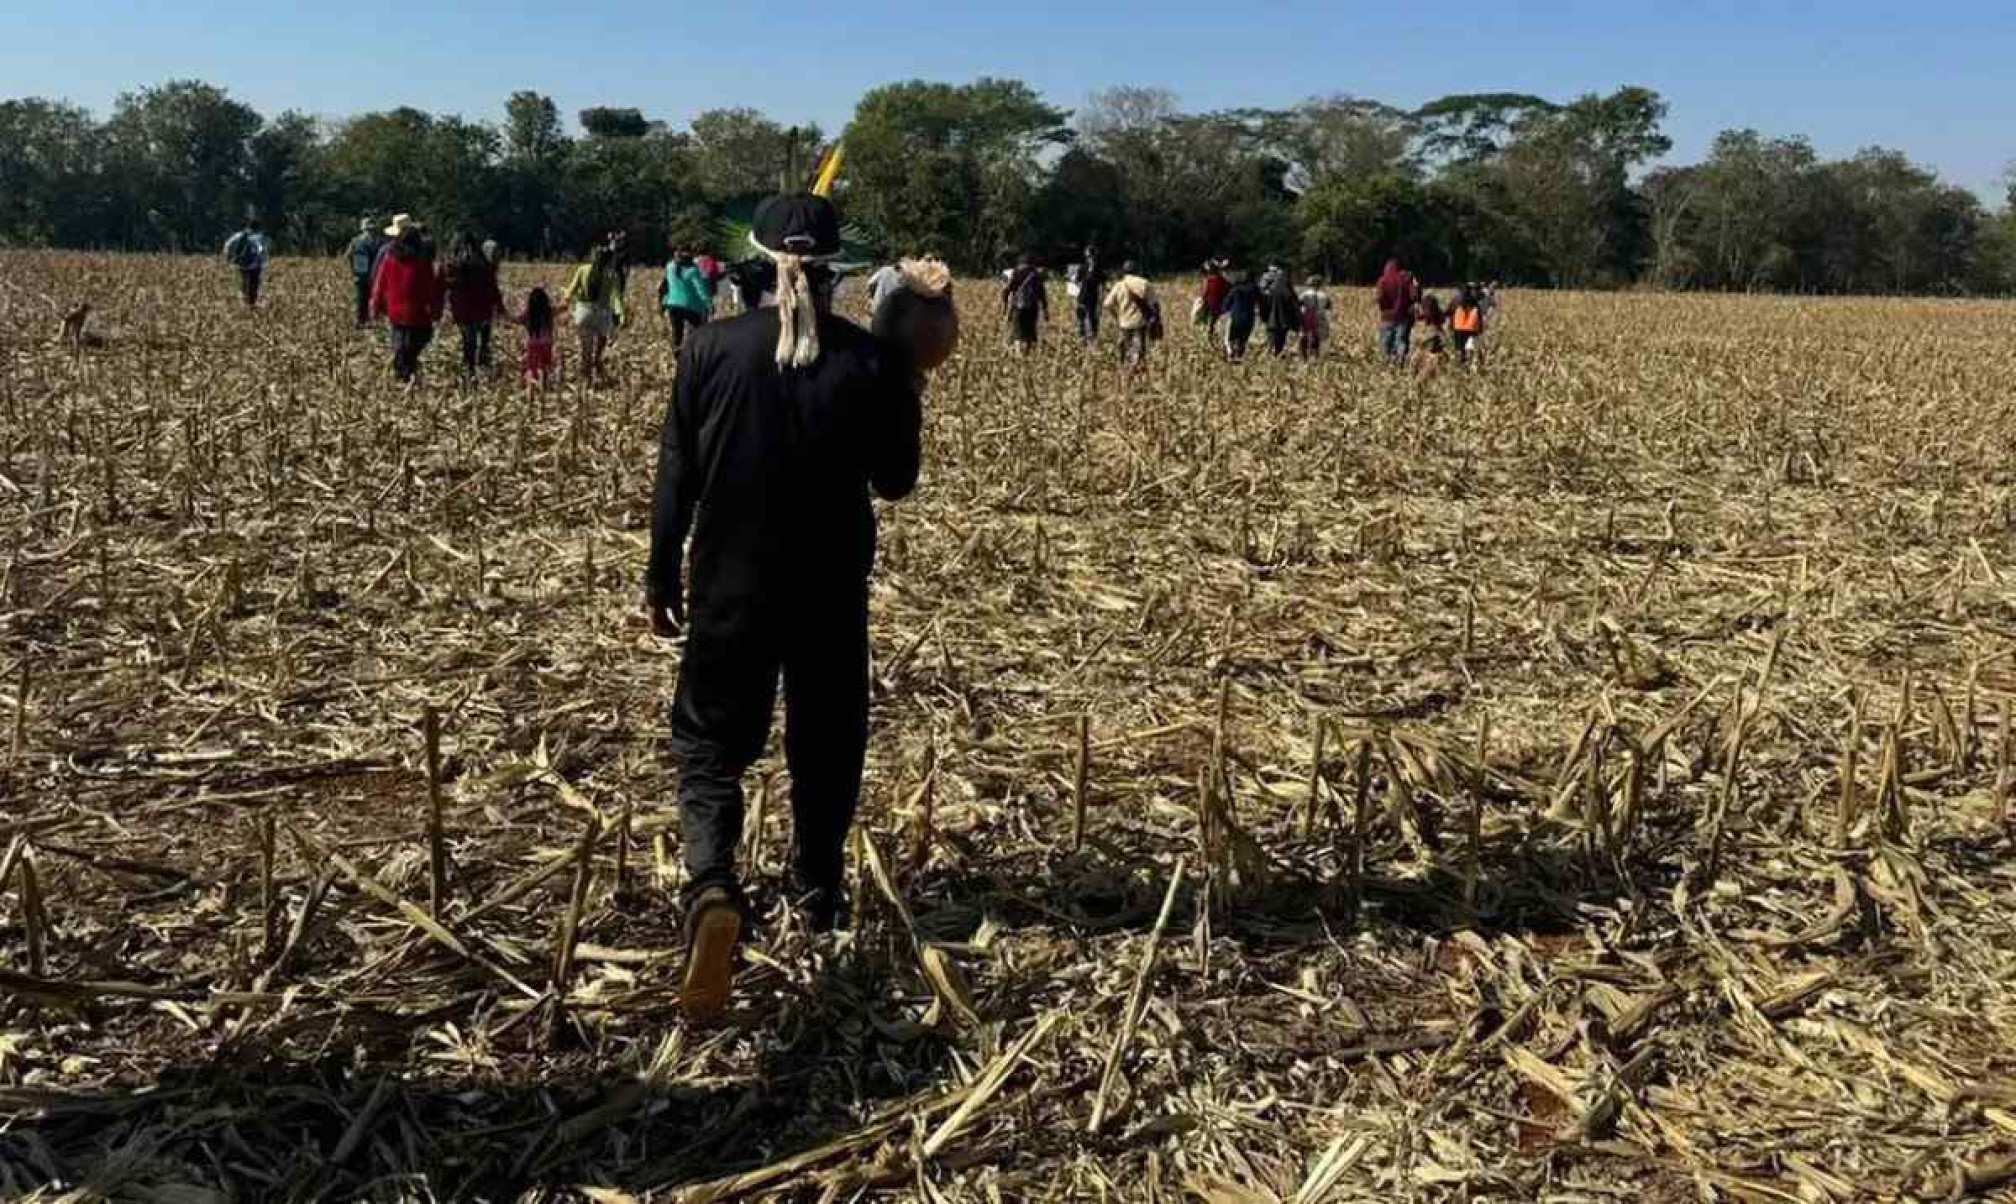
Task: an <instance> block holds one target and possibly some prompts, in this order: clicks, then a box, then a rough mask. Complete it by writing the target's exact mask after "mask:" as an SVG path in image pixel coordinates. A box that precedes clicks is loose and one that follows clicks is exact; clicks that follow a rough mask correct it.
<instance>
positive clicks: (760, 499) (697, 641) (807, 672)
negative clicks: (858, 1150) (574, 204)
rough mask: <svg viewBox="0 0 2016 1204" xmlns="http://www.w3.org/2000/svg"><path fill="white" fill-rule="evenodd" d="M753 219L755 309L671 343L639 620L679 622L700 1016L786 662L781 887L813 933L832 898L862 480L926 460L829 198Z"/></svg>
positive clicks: (712, 983)
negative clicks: (760, 274)
mask: <svg viewBox="0 0 2016 1204" xmlns="http://www.w3.org/2000/svg"><path fill="white" fill-rule="evenodd" d="M753 233H754V238H755V241H756V242H757V244H758V245H759V246H760V247H762V248H763V249H764V250H765V251H766V252H767V254H768V258H769V262H768V263H763V262H762V261H756V266H757V267H759V268H767V269H768V272H767V279H757V278H756V277H755V275H754V273H752V272H749V271H747V270H746V267H747V265H745V267H744V268H738V272H740V273H741V276H740V277H738V278H740V279H741V280H742V287H743V288H744V295H745V296H747V297H748V298H749V299H750V302H751V304H752V306H757V307H756V308H753V309H752V310H751V312H749V313H747V314H743V315H741V316H739V317H735V318H731V319H728V320H726V321H722V322H716V323H710V324H709V325H706V326H703V327H701V328H699V329H698V330H695V331H694V332H693V333H692V334H691V335H690V336H688V338H687V341H686V346H685V348H684V349H683V350H682V351H681V353H680V356H679V362H678V373H677V376H676V379H675V384H674V389H673V398H672V403H671V408H670V410H669V411H668V413H667V414H666V417H665V426H664V430H663V434H662V436H661V438H660V444H659V455H658V480H657V490H656V500H655V506H654V511H653V516H652V528H651V554H650V560H649V565H648V568H647V570H646V578H645V607H646V609H647V611H648V612H649V614H650V617H651V622H652V627H653V629H654V630H655V631H656V632H658V633H659V634H660V635H670V634H674V633H675V632H676V631H677V630H678V629H679V628H680V627H682V626H683V627H684V629H685V631H686V648H685V654H684V657H683V659H682V661H681V664H680V671H679V683H678V688H677V693H676V697H675V699H674V702H673V710H672V747H673V750H674V751H675V752H676V753H678V754H679V755H680V757H681V758H682V760H683V767H682V771H681V777H680V783H679V805H680V812H681V828H682V832H683V835H684V843H685V855H686V865H687V868H688V870H689V871H690V882H689V885H688V887H687V904H688V907H687V917H686V940H687V967H686V975H685V985H684V988H683V1001H684V1005H685V1007H686V1009H687V1012H688V1014H689V1015H691V1016H694V1017H696V1018H701V1019H704V1018H706V1017H709V1016H711V1015H714V1014H716V1013H718V1011H719V1010H720V1008H721V1007H722V1006H723V1004H724V1003H725V1002H726V999H727V994H728V989H729V980H730V977H731V970H732V963H733V950H734V945H735V942H736V941H737V940H738V939H739V937H740V935H741V930H742V925H743V915H744V904H743V902H742V896H741V888H740V885H739V882H738V879H737V875H736V867H735V850H736V847H737V845H738V844H739V843H740V840H741V836H742V775H743V773H744V772H745V771H746V770H747V769H748V768H749V766H750V765H751V764H752V763H753V762H754V761H755V760H756V758H757V757H758V756H759V755H760V754H761V753H762V751H763V745H764V741H765V740H766V738H767V736H768V733H769V729H770V714H771V708H772V703H773V701H774V699H775V697H776V693H777V682H778V675H779V673H780V672H781V673H782V675H783V682H784V708H785V736H784V753H785V759H786V762H787V764H788V766H789V769H790V772H791V802H792V808H793V813H794V819H795V822H794V825H793V827H794V832H795V837H796V843H797V848H796V852H795V856H794V860H793V869H794V876H795V878H796V880H797V881H796V885H797V887H798V889H799V890H800V891H801V892H802V893H801V895H800V900H801V902H802V905H803V907H804V909H805V911H806V913H807V916H808V919H809V920H810V922H811V923H812V925H813V926H814V927H815V928H824V927H830V926H832V925H833V924H834V923H836V922H837V921H838V920H840V919H841V918H842V916H843V914H844V911H845V899H844V895H843V893H842V886H841V852H842V845H843V843H844V841H845V839H846V835H847V830H848V827H849V826H850V824H851V823H852V821H853V816H854V810H855V805H856V802H857V800H858V795H859V792H860V786H861V772H862V762H863V757H864V754H865V749H866V746H867V738H868V574H869V570H870V568H871V567H872V565H873V562H874V555H875V515H874V510H873V509H872V506H871V503H870V494H871V491H872V493H873V494H874V495H876V496H880V497H882V498H885V499H889V500H895V499H899V498H902V497H904V496H906V495H907V494H909V493H910V491H911V490H912V489H913V488H915V486H916V483H917V472H918V461H919V456H920V428H921V424H922V416H921V409H920V402H919V392H920V378H919V376H918V375H917V373H916V370H915V368H914V366H913V361H912V357H911V355H910V353H909V352H908V351H906V350H905V349H903V348H901V347H900V346H898V345H897V344H896V343H894V342H892V341H885V340H882V339H879V338H877V337H876V336H874V335H872V334H870V333H868V332H867V331H864V330H862V329H861V328H860V327H858V326H855V325H854V324H853V323H851V322H848V321H846V320H845V319H842V318H839V317H836V316H834V315H833V314H832V313H831V312H830V308H829V305H830V288H831V283H832V280H831V275H830V273H828V272H827V271H826V269H825V268H824V267H823V266H822V265H821V264H820V259H821V258H823V257H826V256H830V255H833V254H835V253H837V252H838V250H839V216H838V214H837V212H836V211H835V209H834V207H833V205H832V203H831V202H830V201H828V200H826V199H825V198H823V197H813V196H802V195H801V196H783V197H772V198H771V199H770V200H768V201H766V202H764V204H763V205H762V206H760V207H759V208H758V209H757V212H756V216H755V221H754V231H753ZM759 298H760V299H762V301H761V303H760V305H759V304H758V302H759ZM771 298H774V300H771ZM689 531H690V533H691V535H692V553H691V565H690V570H689V572H688V573H687V575H686V581H687V584H686V589H685V591H684V592H683V593H682V591H681V567H682V564H681V562H682V545H683V544H684V543H685V540H686V537H687V535H688V533H689ZM689 600H690V601H689Z"/></svg>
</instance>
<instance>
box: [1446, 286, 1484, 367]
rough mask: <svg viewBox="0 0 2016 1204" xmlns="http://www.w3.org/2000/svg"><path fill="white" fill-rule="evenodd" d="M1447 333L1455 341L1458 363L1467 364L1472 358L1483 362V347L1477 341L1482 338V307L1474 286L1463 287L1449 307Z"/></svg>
mask: <svg viewBox="0 0 2016 1204" xmlns="http://www.w3.org/2000/svg"><path fill="white" fill-rule="evenodd" d="M1449 333H1450V334H1451V336H1452V337H1453V338H1454V339H1455V342H1456V358H1457V360H1458V361H1459V362H1461V363H1465V364H1468V363H1470V362H1471V359H1472V358H1473V357H1474V358H1475V359H1476V360H1477V362H1479V363H1482V362H1483V359H1484V347H1483V344H1482V343H1481V342H1479V340H1480V339H1482V338H1483V337H1484V305H1483V302H1482V301H1481V300H1480V299H1479V298H1478V296H1477V290H1476V287H1475V286H1474V285H1468V284H1466V285H1464V286H1463V288H1462V291H1460V292H1458V293H1457V294H1456V302H1455V304H1453V305H1451V306H1450V307H1449Z"/></svg>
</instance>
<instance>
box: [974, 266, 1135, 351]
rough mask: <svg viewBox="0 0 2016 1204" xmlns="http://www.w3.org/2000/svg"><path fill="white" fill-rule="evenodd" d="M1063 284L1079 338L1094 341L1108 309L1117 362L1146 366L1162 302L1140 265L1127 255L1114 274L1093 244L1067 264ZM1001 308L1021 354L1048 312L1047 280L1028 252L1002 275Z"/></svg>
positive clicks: (1027, 348) (1010, 340)
mask: <svg viewBox="0 0 2016 1204" xmlns="http://www.w3.org/2000/svg"><path fill="white" fill-rule="evenodd" d="M1064 284H1065V292H1066V294H1067V295H1068V296H1069V297H1070V298H1071V308H1072V313H1073V316H1074V318H1075V320H1076V325H1077V330H1078V337H1079V339H1081V340H1082V341H1083V342H1085V343H1086V344H1088V345H1090V344H1093V343H1097V342H1098V341H1099V327H1100V322H1101V319H1102V317H1103V316H1104V315H1106V314H1111V315H1112V316H1113V324H1114V325H1115V326H1116V327H1117V328H1118V329H1119V331H1120V362H1121V363H1122V364H1124V365H1128V366H1130V367H1132V368H1134V369H1135V370H1137V371H1139V370H1141V369H1143V368H1145V367H1147V364H1148V351H1149V348H1150V347H1152V346H1153V345H1154V344H1155V343H1157V342H1159V341H1161V339H1162V335H1163V323H1162V301H1161V298H1160V297H1159V296H1158V295H1157V294H1156V291H1155V286H1154V285H1153V284H1151V283H1149V280H1148V278H1147V277H1146V276H1143V275H1142V274H1141V270H1140V268H1139V266H1138V265H1136V264H1135V263H1134V261H1133V260H1127V261H1126V262H1124V263H1122V264H1121V265H1120V270H1119V272H1118V273H1117V274H1113V273H1110V272H1109V271H1108V270H1107V268H1106V266H1105V264H1104V263H1103V262H1102V261H1101V260H1100V257H1099V250H1098V248H1097V247H1086V248H1085V254H1084V256H1083V257H1082V258H1081V259H1080V260H1079V261H1078V262H1077V263H1074V264H1072V265H1071V266H1070V267H1069V268H1068V269H1066V271H1065V276H1064ZM1001 313H1002V316H1003V318H1004V319H1005V320H1006V322H1007V324H1008V337H1009V342H1010V343H1011V344H1012V345H1013V346H1014V347H1015V348H1016V350H1018V351H1020V352H1024V353H1026V352H1027V351H1028V350H1029V349H1030V348H1032V347H1034V346H1035V345H1036V340H1037V337H1038V332H1039V331H1040V330H1041V328H1042V326H1043V324H1044V323H1045V322H1047V321H1048V320H1049V317H1050V283H1049V277H1048V276H1047V275H1046V274H1045V273H1044V271H1043V268H1042V266H1041V265H1039V264H1038V263H1037V262H1036V260H1035V258H1034V257H1033V256H1029V255H1025V256H1023V257H1022V259H1021V262H1019V263H1017V264H1016V265H1015V267H1013V268H1011V269H1009V271H1008V272H1007V274H1006V275H1005V276H1004V277H1003V279H1002V286H1001Z"/></svg>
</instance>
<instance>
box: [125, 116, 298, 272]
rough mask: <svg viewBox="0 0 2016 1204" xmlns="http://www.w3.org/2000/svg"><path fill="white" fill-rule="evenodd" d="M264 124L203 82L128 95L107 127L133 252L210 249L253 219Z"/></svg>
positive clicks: (126, 237)
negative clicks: (254, 169) (254, 164)
mask: <svg viewBox="0 0 2016 1204" xmlns="http://www.w3.org/2000/svg"><path fill="white" fill-rule="evenodd" d="M262 124H264V123H263V122H262V121H261V120H260V118H259V114H258V113H257V112H256V111H255V110H254V109H253V108H252V107H251V106H250V105H247V104H243V103H241V102H239V101H235V100H233V99H231V97H230V95H229V94H228V93H226V92H225V91H224V90H223V89H221V88H217V87H213V86H212V85H210V84H206V83H202V82H200V81H197V80H171V81H169V82H168V83H165V84H161V85H159V86H157V87H152V88H142V89H141V90H140V91H138V92H128V93H125V94H123V95H121V96H120V97H119V99H118V101H117V103H116V104H115V105H114V106H113V111H112V119H111V121H109V122H108V123H107V124H106V135H107V137H108V138H109V140H110V159H111V167H112V176H113V179H112V180H111V183H112V184H113V187H114V190H115V191H116V193H117V194H118V196H119V198H120V206H119V207H120V209H121V210H122V217H123V219H124V220H123V222H122V223H121V224H122V225H123V226H124V227H125V230H124V233H125V237H124V238H123V239H121V240H120V241H122V242H124V243H126V244H127V245H129V246H140V245H150V244H151V245H163V246H168V247H171V248H174V249H180V250H190V249H206V248H209V247H211V245H212V244H219V245H221V244H222V242H223V240H224V237H225V236H226V235H227V234H228V233H229V232H230V231H231V230H233V229H235V228H237V226H238V224H239V223H240V222H241V221H242V220H243V219H244V218H245V217H247V216H249V215H248V213H247V208H248V204H249V203H250V202H251V201H252V199H253V198H252V192H251V178H250V168H251V145H250V144H251V139H252V136H253V135H254V134H256V133H257V132H258V131H259V128H260V126H261V125H262Z"/></svg>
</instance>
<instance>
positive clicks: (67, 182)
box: [0, 98, 110, 246]
mask: <svg viewBox="0 0 2016 1204" xmlns="http://www.w3.org/2000/svg"><path fill="white" fill-rule="evenodd" d="M104 155H105V143H104V137H103V135H102V133H101V132H100V130H99V128H98V126H97V125H96V124H95V123H93V122H92V120H91V115H90V114H89V113H87V112H85V111H84V110H83V109H80V108H78V107H77V106H75V105H70V104H63V103H61V102H57V101H49V100H42V99H38V98H30V99H26V100H8V101H0V180H4V181H6V184H5V186H0V242H10V243H27V244H37V243H54V244H57V245H59V246H85V245H89V244H92V243H98V242H102V241H105V240H106V236H107V234H108V232H109V231H108V227H107V220H108V217H109V216H110V214H109V213H108V209H107V206H106V204H105V202H104V196H105V183H104V175H105V164H104Z"/></svg>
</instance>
